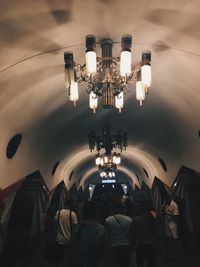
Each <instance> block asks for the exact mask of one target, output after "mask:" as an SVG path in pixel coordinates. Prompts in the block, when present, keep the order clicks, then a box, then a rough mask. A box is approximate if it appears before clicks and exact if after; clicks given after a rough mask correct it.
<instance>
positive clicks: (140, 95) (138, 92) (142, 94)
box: [136, 81, 145, 106]
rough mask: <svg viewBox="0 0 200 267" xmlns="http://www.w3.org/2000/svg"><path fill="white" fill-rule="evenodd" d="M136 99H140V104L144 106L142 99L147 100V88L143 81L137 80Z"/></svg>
mask: <svg viewBox="0 0 200 267" xmlns="http://www.w3.org/2000/svg"><path fill="white" fill-rule="evenodd" d="M136 99H137V100H138V101H140V106H142V101H144V100H145V90H144V87H143V83H142V82H141V81H137V82H136Z"/></svg>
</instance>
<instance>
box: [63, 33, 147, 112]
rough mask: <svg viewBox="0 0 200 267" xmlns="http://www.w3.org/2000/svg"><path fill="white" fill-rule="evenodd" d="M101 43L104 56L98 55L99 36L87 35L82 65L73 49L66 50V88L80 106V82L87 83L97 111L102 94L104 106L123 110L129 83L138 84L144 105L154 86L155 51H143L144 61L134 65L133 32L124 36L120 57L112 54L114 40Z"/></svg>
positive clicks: (71, 98)
mask: <svg viewBox="0 0 200 267" xmlns="http://www.w3.org/2000/svg"><path fill="white" fill-rule="evenodd" d="M100 44H101V49H102V56H101V57H97V55H96V37H95V36H94V35H87V36H86V63H85V64H84V65H82V66H81V65H80V64H77V63H75V61H74V58H73V53H72V52H70V51H66V52H64V63H65V65H64V66H65V87H66V88H67V89H68V91H69V99H70V100H71V101H72V102H73V103H74V106H76V101H78V99H79V93H78V83H79V84H82V83H86V84H87V89H86V91H87V93H88V94H89V107H90V108H91V109H92V110H93V112H94V113H95V111H96V108H97V106H98V98H99V97H102V105H103V107H104V108H106V109H111V108H113V107H114V106H115V107H116V108H117V109H118V110H119V112H121V110H122V108H123V107H124V90H125V89H127V87H128V85H129V84H132V83H136V99H137V100H138V101H139V102H140V105H142V101H143V100H145V94H146V93H147V92H148V89H149V88H150V87H151V51H149V50H148V51H143V52H142V60H141V62H137V63H135V64H134V65H133V66H132V63H131V62H132V59H131V46H132V36H131V35H128V34H126V35H123V36H122V41H121V48H122V49H121V54H120V57H113V56H112V47H113V41H112V40H111V39H104V40H102V41H101V42H100Z"/></svg>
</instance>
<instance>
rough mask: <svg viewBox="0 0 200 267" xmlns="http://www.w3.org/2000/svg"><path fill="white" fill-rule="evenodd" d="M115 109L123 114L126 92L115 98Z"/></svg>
mask: <svg viewBox="0 0 200 267" xmlns="http://www.w3.org/2000/svg"><path fill="white" fill-rule="evenodd" d="M115 107H116V108H118V109H119V112H120V113H121V110H122V108H123V107H124V92H121V93H119V94H118V95H117V96H116V97H115Z"/></svg>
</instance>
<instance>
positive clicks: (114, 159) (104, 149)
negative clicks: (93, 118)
mask: <svg viewBox="0 0 200 267" xmlns="http://www.w3.org/2000/svg"><path fill="white" fill-rule="evenodd" d="M126 147H127V133H126V132H124V133H122V132H121V131H120V130H119V131H118V132H117V133H116V134H113V135H111V134H110V128H109V127H108V126H107V127H106V128H104V129H103V135H96V134H95V132H94V131H92V132H91V133H90V134H89V148H90V151H91V152H92V151H93V150H94V149H95V148H96V150H97V155H96V156H95V164H96V165H97V167H98V170H99V172H100V176H101V177H106V178H107V177H115V172H116V171H117V166H118V165H119V164H121V153H120V152H122V150H123V149H126Z"/></svg>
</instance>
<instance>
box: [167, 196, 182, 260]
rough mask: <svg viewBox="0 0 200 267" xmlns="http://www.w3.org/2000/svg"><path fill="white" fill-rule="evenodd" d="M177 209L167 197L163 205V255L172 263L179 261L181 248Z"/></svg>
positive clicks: (171, 199)
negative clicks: (164, 249)
mask: <svg viewBox="0 0 200 267" xmlns="http://www.w3.org/2000/svg"><path fill="white" fill-rule="evenodd" d="M178 219H179V207H178V205H177V203H176V201H175V199H174V197H173V196H171V195H169V197H168V199H167V200H166V202H165V203H164V234H165V243H166V244H165V245H166V247H167V248H168V249H166V251H165V254H166V253H167V254H168V255H166V257H167V258H169V259H171V260H173V261H178V262H179V261H181V248H180V240H179V234H178Z"/></svg>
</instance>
